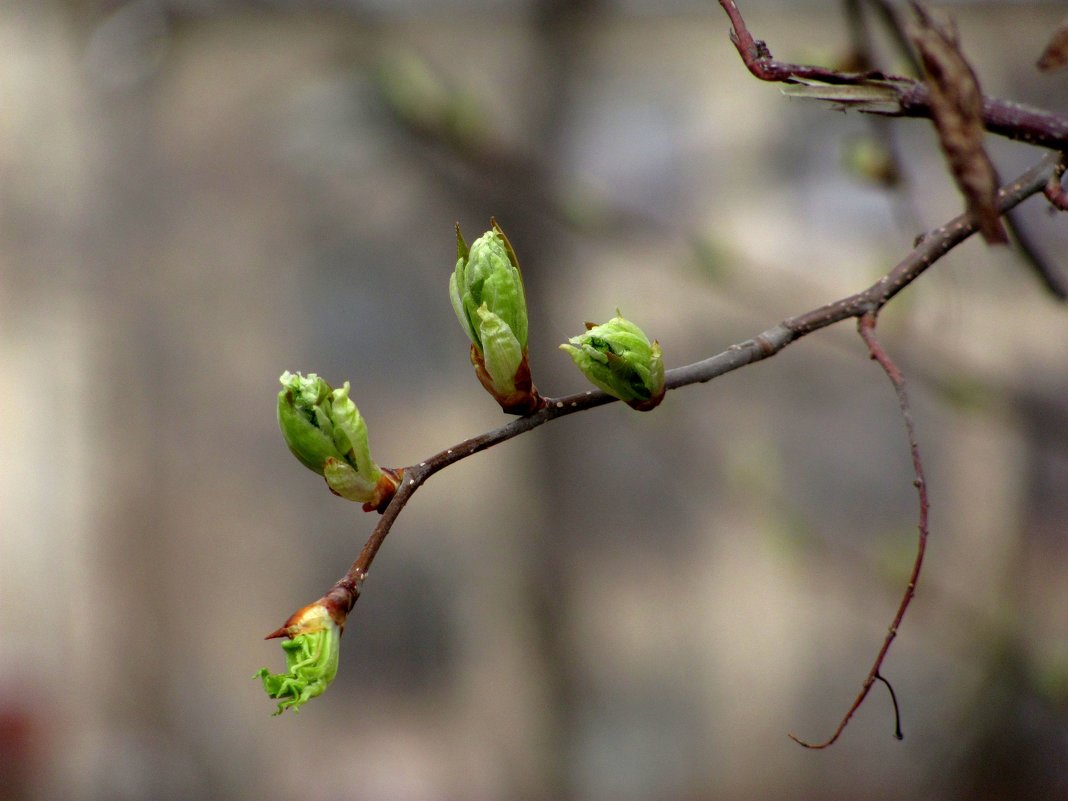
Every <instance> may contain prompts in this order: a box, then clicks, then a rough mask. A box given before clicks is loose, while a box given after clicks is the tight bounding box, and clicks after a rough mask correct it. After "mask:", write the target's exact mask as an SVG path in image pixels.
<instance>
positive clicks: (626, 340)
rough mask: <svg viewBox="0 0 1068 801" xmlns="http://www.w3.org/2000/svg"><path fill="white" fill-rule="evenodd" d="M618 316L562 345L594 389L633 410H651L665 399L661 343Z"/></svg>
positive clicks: (592, 327)
mask: <svg viewBox="0 0 1068 801" xmlns="http://www.w3.org/2000/svg"><path fill="white" fill-rule="evenodd" d="M616 314H617V315H618V316H616V317H613V318H612V319H611V320H609V321H608V322H607V323H603V324H602V325H595V324H594V323H586V329H587V330H586V333H584V334H581V335H579V336H577V337H571V339H569V340H568V342H567V343H565V344H563V345H561V346H560V349H561V350H564V351H567V353H568V355H569V356H570V357H571V359H572V361H574V362H575V365H576V366H577V367H578V368H579V370H581V371H582V374H583V375H585V376H586V378H588V379H589V380H590V381H591V382H592V383H593V384H594V386H596V387H598V388H599V389H603V390H604V391H605V392H607V393H608V394H609V395H612V396H614V397H616V398H619V399H620V400H621V401H623V402H624V403H626V404H627V405H628V406H630V407H631V408H634V409H637V410H638V411H642V412H644V411H648V410H649V409H653V408H655V407H656V406H657V405H659V403H660V401H661V400H663V398H664V391H665V389H664V360H663V358H662V357H661V353H660V344H659V343H658V342H652V343H650V342H649V338H648V337H647V336H646V335H645V332H644V331H642V330H641V329H640V328H639V327H638V326H636V325H635V324H634V323H632V322H630V321H629V320H624V319H623V317H622V315H621V313H620V312H619V310H618V309H617V310H616Z"/></svg>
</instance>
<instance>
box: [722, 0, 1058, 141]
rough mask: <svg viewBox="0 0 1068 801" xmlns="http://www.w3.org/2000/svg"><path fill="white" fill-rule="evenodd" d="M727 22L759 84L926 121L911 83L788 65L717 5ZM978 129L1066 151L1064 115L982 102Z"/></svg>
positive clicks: (729, 6) (927, 97) (922, 92)
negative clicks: (725, 16)
mask: <svg viewBox="0 0 1068 801" xmlns="http://www.w3.org/2000/svg"><path fill="white" fill-rule="evenodd" d="M719 4H720V5H721V6H722V7H723V10H724V11H726V12H727V16H728V17H729V18H730V21H731V26H732V30H731V41H732V42H733V43H734V46H735V47H736V48H737V49H738V54H739V55H740V56H741V58H742V62H743V63H744V64H745V66H746V67H747V68H748V70H749V71H750V72H751V73H752V74H753V75H754V76H755V77H757V78H759V79H760V80H762V81H771V82H775V83H784V84H788V85H790V86H791V87H792V88H791V89H790V91H789V93H790V94H799V95H802V96H807V97H812V98H815V99H820V100H826V101H829V102H832V103H835V104H838V105H840V106H843V107H846V108H853V109H856V110H858V111H864V112H867V113H869V114H881V115H884V116H888V117H920V118H925V119H932V118H933V116H934V110H933V108H932V103H931V92H930V90H928V88H927V86H926V85H924V84H923V83H922V82H920V81H916V80H913V79H912V78H905V77H902V76H899V75H888V74H886V73H883V72H881V71H879V70H869V71H867V72H839V71H837V70H832V69H827V68H825V67H816V66H810V65H805V64H790V63H788V62H785V61H778V60H776V59H775V58H773V57H772V55H771V51H770V50H769V49H768V46H767V44H766V43H765V42H763V41H761V40H759V39H755V38H754V37H753V35H752V34H751V33H750V32H749V29H748V27H746V24H745V20H744V19H743V18H742V14H741V12H740V11H739V10H738V6H737V4H736V3H735V1H734V0H719ZM981 118H982V122H983V127H984V128H985V129H986V130H987V131H989V132H990V133H993V134H997V135H998V136H1004V137H1007V138H1009V139H1014V140H1016V141H1018V142H1026V143H1028V144H1032V145H1037V146H1039V147H1046V148H1051V149H1055V150H1068V114H1059V113H1057V112H1053V111H1047V110H1044V109H1038V108H1032V107H1029V106H1024V105H1022V104H1020V103H1013V102H1011V101H1008V100H1000V99H998V98H993V97H988V96H984V97H983V98H982V105H981Z"/></svg>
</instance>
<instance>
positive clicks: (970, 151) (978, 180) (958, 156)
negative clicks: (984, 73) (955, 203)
mask: <svg viewBox="0 0 1068 801" xmlns="http://www.w3.org/2000/svg"><path fill="white" fill-rule="evenodd" d="M912 8H913V10H914V11H915V16H916V20H915V23H914V24H913V25H912V26H911V29H910V31H909V36H910V38H911V39H912V43H913V44H914V45H915V47H916V50H917V52H918V53H919V56H920V62H921V63H922V64H923V69H924V72H925V73H926V76H927V78H926V84H927V89H928V91H929V93H930V104H931V117H932V119H933V121H934V125H935V129H936V130H937V131H938V139H939V142H940V143H941V145H942V152H943V153H945V155H946V160H947V161H948V163H949V168H950V170H951V171H952V173H953V177H954V179H955V180H956V182H957V187H958V188H959V189H960V191H961V192H962V193H963V194H964V197H965V200H966V202H967V204H968V210H969V211H970V212H971V213H972V214H974V215H975V217H976V219H977V221H978V223H979V230H980V232H981V233H982V235H983V239H985V240H986V241H987V242H988V243H991V244H993V243H1001V244H1004V243H1006V242H1008V241H1009V237H1008V234H1007V233H1006V232H1005V227H1004V226H1003V225H1002V224H1001V219H1000V218H999V216H998V210H997V203H996V200H997V191H998V177H997V172H996V171H995V169H994V165H993V163H992V162H991V161H990V156H988V155H987V152H986V149H985V148H984V147H983V133H984V131H983V115H982V112H983V94H982V92H981V91H980V89H979V81H978V79H977V78H976V76H975V72H974V71H973V70H972V68H971V65H969V64H968V61H967V59H965V58H964V55H963V54H962V53H961V51H960V45H959V41H958V38H957V30H956V27H955V26H954V25H953V24H952V22H951V21H949V20H948V19H944V18H938V17H936V16H935V15H934V14H933V13H931V12H930V11H928V10H927V9H925V8H924V7H923V6H921V5H920V4H919V3H915V2H914V3H912Z"/></svg>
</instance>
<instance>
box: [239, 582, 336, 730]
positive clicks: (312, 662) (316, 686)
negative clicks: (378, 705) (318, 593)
mask: <svg viewBox="0 0 1068 801" xmlns="http://www.w3.org/2000/svg"><path fill="white" fill-rule="evenodd" d="M342 623H343V622H342ZM341 632H342V624H339V623H338V622H337V621H336V620H334V618H333V616H332V615H331V613H330V611H329V610H328V609H327V607H326V606H325V605H324V604H323V603H322V602H321V601H319V602H316V603H314V604H311V605H310V606H306V607H304V608H303V609H301V610H300V611H298V612H297V613H296V614H294V615H293V616H292V617H291V618H290V619H289V620H288V621H287V622H286V625H285V626H283V627H282V628H280V629H278V631H276V632H273V633H271V634H268V635H267V638H268V639H271V638H273V637H287V638H288V639H286V640H283V641H282V650H284V651H285V655H286V670H285V672H284V673H271V672H270V671H269V670H268V669H267V668H262V669H261V670H260V671H259V672H257V673H256V674H255V675H254V676H253V678H259V679H262V680H263V689H264V690H265V691H266V692H267V695H269V696H270V697H271V698H274V699H275V700H278V701H279V704H278V709H277V711H275V713H274V714H275V715H281V714H282V713H283V712H284V711H285V710H287V709H292V710H293V711H294V712H299V711H300V707H302V706H303V705H304V704H306V703H307V702H308V701H309V700H311V699H312V698H314V697H315V696H317V695H322V694H323V692H325V691H326V688H327V687H328V686H329V684H330V682H332V681H333V680H334V676H336V675H337V665H338V655H339V654H340V652H341Z"/></svg>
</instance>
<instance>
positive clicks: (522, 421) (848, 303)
mask: <svg viewBox="0 0 1068 801" xmlns="http://www.w3.org/2000/svg"><path fill="white" fill-rule="evenodd" d="M1066 160H1068V156H1066V155H1065V154H1058V153H1052V154H1050V155H1048V156H1047V157H1045V158H1044V159H1043V160H1042V161H1041V162H1039V163H1038V164H1037V165H1035V166H1034V167H1032V168H1031V169H1029V170H1028V171H1027V172H1025V173H1023V174H1022V175H1020V176H1019V177H1018V178H1017V179H1016V180H1014V181H1012V182H1011V183H1009V184H1006V185H1005V186H1004V187H1002V188H1001V189H1000V190H999V191H998V194H997V208H998V212H999V213H1001V214H1004V213H1005V212H1007V211H1008V210H1009V209H1012V208H1015V207H1016V206H1018V205H1019V204H1020V203H1022V202H1023V201H1024V200H1026V199H1027V198H1029V197H1031V196H1032V195H1036V194H1039V193H1042V192H1047V194H1048V191H1047V186H1048V185H1049V183H1050V181H1051V180H1055V179H1057V178H1058V177H1059V176H1060V175H1061V174H1062V173H1063V172H1064V169H1065V163H1066ZM978 227H979V226H978V222H977V221H976V219H975V218H974V216H972V215H969V214H962V215H960V216H958V217H955V218H953V219H952V220H950V221H949V222H947V223H946V224H945V225H942V226H941V227H939V228H936V229H934V230H933V231H930V232H929V233H927V234H925V235H924V236H922V237H921V238H920V239H919V241H918V242H917V244H916V245H915V247H914V248H913V250H912V251H911V252H910V253H909V254H908V255H907V256H906V257H905V258H904V259H902V260H901V261H900V262H899V263H898V264H897V265H896V266H894V268H893V269H891V270H890V271H889V272H888V273H886V275H884V276H883V277H882V278H880V279H879V280H878V281H876V282H875V283H874V284H872V285H871V286H870V287H868V288H867V289H864V290H862V291H860V292H857V293H856V294H854V295H849V296H848V297H845V298H842V299H841V300H837V301H835V302H833V303H829V304H827V305H825V306H820V307H819V308H816V309H813V310H811V311H808V312H805V313H803V314H799V315H796V316H794V317H790V318H787V319H786V320H783V321H782V322H781V323H779V324H778V325H775V326H773V327H771V328H769V329H767V330H766V331H764V332H762V333H760V334H757V335H756V336H755V337H753V338H751V339H747V340H745V341H744V342H739V343H738V344H735V345H731V346H730V347H729V348H727V349H726V350H724V351H723V352H721V353H718V354H716V355H715V356H712V357H710V358H708V359H704V360H702V361H699V362H695V363H694V364H689V365H686V366H684V367H677V368H675V369H672V370H668V371H667V372H666V373H665V385H666V387H667V389H669V390H674V389H680V388H682V387H686V386H690V385H692V384H702V383H705V382H708V381H711V380H712V379H714V378H718V377H719V376H721V375H724V374H725V373H729V372H731V371H733V370H737V369H738V368H740V367H745V366H746V365H749V364H752V363H754V362H758V361H762V360H763V359H767V358H769V357H771V356H774V355H775V354H777V353H779V352H780V351H782V350H783V349H784V348H785V347H786V346H787V345H789V344H790V343H792V342H795V341H796V340H798V339H800V338H801V337H804V336H807V335H808V334H811V333H813V332H814V331H818V330H820V329H822V328H827V327H828V326H831V325H834V324H835V323H838V322H841V321H842V320H847V319H852V318H856V319H857V320H858V326H859V331H860V334H861V336H862V337H863V339H864V341H865V343H866V344H867V346H868V350H869V353H870V355H871V357H872V358H873V359H875V360H876V361H878V362H879V364H880V366H882V368H883V370H884V371H885V372H886V374H887V376H888V377H889V378H890V380H891V382H892V383H893V386H894V389H895V391H896V392H897V396H898V401H899V404H900V407H901V410H902V413H903V415H904V417H905V422H906V427H907V433H908V439H909V447H910V449H911V452H912V459H913V467H914V470H915V474H916V479H915V482H916V487H917V491H918V493H919V496H920V522H919V529H920V543H919V547H918V551H917V555H916V561H915V563H914V566H913V570H912V575H911V577H910V579H909V584H908V588H907V590H906V593H905V596H904V598H903V599H902V601H901V604H900V605H899V607H898V610H897V613H896V614H895V616H894V619H893V623H892V624H891V626H890V629H889V633H888V634H887V636H886V639H885V640H884V642H883V646H882V648H881V649H880V651H879V654H878V656H877V658H876V661H875V664H874V665H873V666H872V669H871V671H870V672H869V674H868V676H867V678H866V679H865V681H864V684H863V687H862V689H861V692H860V694H859V695H858V696H857V699H856V701H855V702H854V703H853V706H852V707H851V708H850V709H849V711H848V712H847V714H846V715H845V717H844V718H843V719H842V722H841V723H840V724H839V727H838V729H837V730H836V731H835V733H834V734H833V736H832V737H831V738H830V739H829V740H827V741H826V742H824V743H821V744H819V745H811V744H809V743H805V742H803V741H801V740H797V738H794V739H795V740H797V742H799V743H801V744H802V745H805V746H807V747H810V748H823V747H826V746H828V745H830V744H831V743H833V742H834V741H835V740H837V739H838V736H839V735H840V734H841V733H842V730H843V729H844V728H845V726H846V724H847V723H848V722H849V719H850V718H851V717H852V715H853V713H854V712H855V711H856V710H857V708H859V706H860V705H861V703H863V701H864V699H865V697H866V696H867V694H868V691H869V690H870V689H871V685H872V684H873V683H874V682H875V681H876V679H881V678H882V677H881V676H880V675H879V668H880V667H881V666H882V663H883V660H884V658H885V657H886V653H887V651H888V650H889V648H890V644H891V642H892V641H893V639H894V637H895V636H896V634H897V628H898V626H899V624H900V623H901V620H902V618H903V617H904V615H905V611H906V609H907V608H908V605H909V603H910V601H911V600H912V596H913V594H914V592H915V588H916V582H917V580H918V579H919V574H920V567H921V564H922V562H923V554H924V549H925V543H926V538H927V490H926V483H925V481H924V477H923V465H922V462H921V460H920V455H919V447H918V445H917V442H916V436H915V432H914V430H913V425H912V416H911V413H910V412H909V410H908V399H907V396H906V395H905V387H904V380H903V379H902V377H901V373H900V371H899V370H898V369H897V367H896V366H895V365H894V363H893V362H892V361H891V360H890V358H889V356H887V355H886V353H885V351H883V349H882V348H881V346H880V345H879V344H878V341H877V340H876V339H875V321H876V317H877V315H878V313H879V310H880V309H882V307H883V306H885V305H886V304H887V303H888V302H889V301H890V300H891V299H892V298H893V297H894V296H895V295H897V294H898V293H899V292H900V291H901V290H902V289H904V288H905V287H906V286H908V285H909V284H911V283H912V282H913V281H915V280H916V279H917V278H919V277H920V275H922V274H923V272H924V271H925V270H926V269H927V268H928V267H930V266H931V265H932V264H933V263H934V262H936V261H938V260H939V259H940V258H942V256H944V255H945V254H946V253H948V252H949V251H950V250H952V249H953V248H954V247H956V246H957V245H959V244H960V243H961V242H963V241H964V240H965V239H967V238H968V237H970V236H971V235H972V234H974V233H975V232H976V231H977V230H978ZM544 401H545V402H544V405H543V406H542V407H541V408H540V409H539V410H538V411H536V412H534V413H533V414H530V415H527V416H524V417H518V418H516V419H514V420H512V421H510V422H509V423H507V424H505V425H503V426H500V427H499V428H496V429H493V430H492V431H487V432H486V433H483V434H479V435H478V436H475V437H471V438H470V439H467V440H464V441H463V442H460V443H458V444H456V445H453V446H452V447H451V448H447V449H446V450H444V451H441V452H440V453H436V454H434V455H433V456H431V457H429V458H427V459H426V460H424V461H422V462H419V463H418V464H415V465H412V466H410V467H406V468H404V472H403V480H402V482H401V484H400V486H399V487H398V488H397V493H396V494H395V495H394V496H393V500H392V501H390V503H389V504H388V505H387V506H386V508H385V509H384V510H383V512H382V517H381V518H380V519H379V521H378V524H377V525H376V526H375V529H374V531H373V532H372V533H371V536H370V537H369V538H368V540H367V542H366V544H365V545H364V546H363V549H362V550H361V551H360V554H359V556H358V557H357V558H356V561H355V562H353V564H352V566H351V567H350V568H349V570H348V572H346V573H345V575H344V576H343V577H342V578H341V579H340V580H339V581H338V582H337V583H336V584H335V585H334V587H333V588H332V589H331V590H330V591H329V592H328V593H327V596H329V597H331V598H332V599H333V600H334V601H335V602H336V603H337V604H338V606H339V607H340V608H341V609H342V610H343V611H344V612H345V613H346V614H347V613H348V612H349V611H351V609H352V607H353V606H354V605H355V603H356V600H357V599H358V598H359V594H360V587H361V585H362V584H363V580H364V579H365V578H366V576H367V573H368V571H369V570H370V569H371V564H372V562H373V561H374V558H375V556H376V554H377V553H378V550H379V548H381V546H382V543H383V542H384V541H385V539H386V536H387V535H388V534H389V532H390V530H391V529H392V528H393V524H394V523H395V522H396V520H397V517H398V516H399V515H400V513H401V511H402V510H403V509H404V507H405V506H406V505H407V503H408V501H410V500H411V498H412V496H413V495H414V494H415V492H416V491H417V490H418V489H419V487H421V486H422V485H423V484H424V483H426V481H427V480H428V479H429V478H430V477H431V476H433V475H434V474H435V473H437V472H439V471H440V470H443V469H445V468H446V467H448V466H449V465H451V464H453V463H455V462H458V461H460V460H461V459H466V458H467V457H468V456H473V455H474V454H476V453H479V452H480V451H484V450H486V449H487V448H491V447H493V446H494V445H499V444H500V443H502V442H505V441H507V440H510V439H512V438H513V437H517V436H519V435H520V434H525V433H526V432H528V431H531V430H532V429H535V428H538V427H539V426H541V425H543V424H544V423H548V422H550V421H552V420H555V419H557V418H560V417H566V416H567V415H570V414H574V413H576V412H583V411H586V410H588V409H592V408H594V407H597V406H604V405H606V404H609V403H614V402H616V399H615V398H614V397H612V396H611V395H608V394H607V393H605V392H602V391H600V390H587V391H586V392H581V393H578V394H575V395H565V396H562V397H559V398H545V399H544ZM790 736H791V737H793V735H790Z"/></svg>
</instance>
